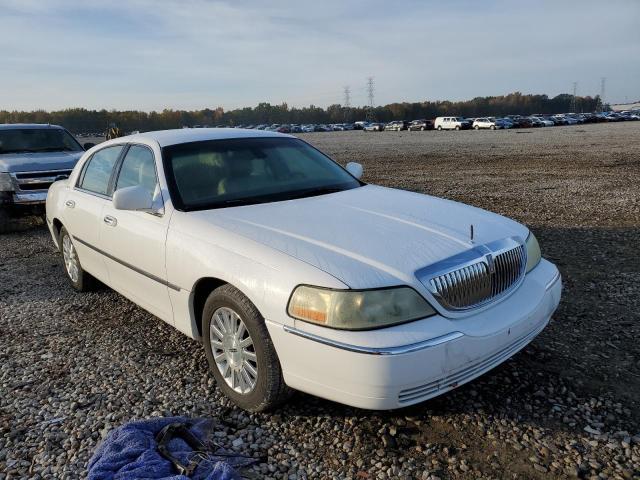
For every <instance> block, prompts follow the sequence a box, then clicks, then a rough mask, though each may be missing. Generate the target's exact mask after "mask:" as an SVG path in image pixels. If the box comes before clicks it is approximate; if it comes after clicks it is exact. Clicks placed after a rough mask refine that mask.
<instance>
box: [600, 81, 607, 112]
mask: <svg viewBox="0 0 640 480" xmlns="http://www.w3.org/2000/svg"><path fill="white" fill-rule="evenodd" d="M606 81H607V78H606V77H602V78H601V79H600V104H599V105H598V111H599V112H602V111H604V84H605V82H606Z"/></svg>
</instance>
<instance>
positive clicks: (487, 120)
mask: <svg viewBox="0 0 640 480" xmlns="http://www.w3.org/2000/svg"><path fill="white" fill-rule="evenodd" d="M472 126H473V128H474V129H475V130H480V129H485V128H486V129H490V130H496V129H498V128H503V126H504V124H503V123H498V122H496V119H495V118H493V117H480V118H476V119H475V120H474V121H473V125H472Z"/></svg>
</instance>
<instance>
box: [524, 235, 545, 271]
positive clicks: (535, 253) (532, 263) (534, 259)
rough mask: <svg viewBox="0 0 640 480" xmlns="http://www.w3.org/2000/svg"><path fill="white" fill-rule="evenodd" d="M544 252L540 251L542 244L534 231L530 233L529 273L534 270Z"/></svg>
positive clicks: (528, 238) (528, 246)
mask: <svg viewBox="0 0 640 480" xmlns="http://www.w3.org/2000/svg"><path fill="white" fill-rule="evenodd" d="M541 258H542V254H541V253H540V245H539V244H538V240H537V239H536V237H535V235H534V234H533V233H529V236H528V237H527V273H529V272H530V271H531V270H533V269H534V268H535V267H536V265H538V263H540V259H541Z"/></svg>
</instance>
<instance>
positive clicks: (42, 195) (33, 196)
mask: <svg viewBox="0 0 640 480" xmlns="http://www.w3.org/2000/svg"><path fill="white" fill-rule="evenodd" d="M46 201H47V192H46V191H44V192H37V193H14V194H13V203H14V204H16V205H24V204H29V203H44V202H46Z"/></svg>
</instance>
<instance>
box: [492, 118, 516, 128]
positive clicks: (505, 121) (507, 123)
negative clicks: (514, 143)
mask: <svg viewBox="0 0 640 480" xmlns="http://www.w3.org/2000/svg"><path fill="white" fill-rule="evenodd" d="M496 121H497V122H500V123H501V124H502V125H503V128H513V124H514V122H513V120H511V119H510V118H509V117H503V118H497V119H496Z"/></svg>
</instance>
